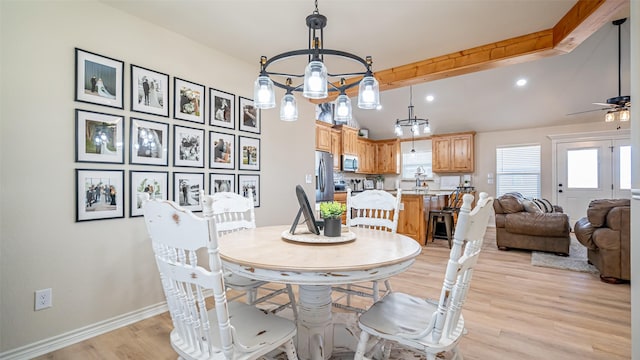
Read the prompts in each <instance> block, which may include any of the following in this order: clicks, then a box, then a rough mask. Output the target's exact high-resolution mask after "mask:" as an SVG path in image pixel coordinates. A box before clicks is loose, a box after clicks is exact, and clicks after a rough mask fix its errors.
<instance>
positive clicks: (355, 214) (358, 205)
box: [332, 189, 402, 313]
mask: <svg viewBox="0 0 640 360" xmlns="http://www.w3.org/2000/svg"><path fill="white" fill-rule="evenodd" d="M401 198H402V190H401V189H398V190H397V193H396V196H393V195H391V194H390V193H389V192H387V191H382V190H365V191H363V192H361V193H358V194H355V195H352V194H351V189H347V215H346V223H347V226H348V227H351V226H355V227H362V228H368V229H374V230H380V231H388V232H391V233H394V234H395V233H396V231H397V229H398V217H399V216H400V215H399V211H400V202H401ZM383 282H384V287H385V288H384V290H381V289H380V285H379V283H378V280H374V281H371V283H368V284H363V283H358V284H348V285H345V286H334V287H333V288H332V290H333V291H334V292H337V293H342V294H343V295H342V296H338V297H336V298H335V299H334V301H333V303H332V305H333V306H334V307H336V308H339V309H344V310H349V311H355V312H358V313H362V312H364V311H365V309H364V308H363V307H359V306H354V305H353V304H352V303H351V296H359V297H364V298H370V299H372V302H375V301H378V300H379V299H380V297H381V296H380V295H381V293H382V296H384V295H386V294H388V293H389V292H390V291H391V283H390V282H389V279H385V280H384V281H383ZM343 300H344V302H346V304H345V303H343Z"/></svg>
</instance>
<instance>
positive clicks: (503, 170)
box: [496, 145, 540, 198]
mask: <svg viewBox="0 0 640 360" xmlns="http://www.w3.org/2000/svg"><path fill="white" fill-rule="evenodd" d="M508 192H519V193H521V194H522V195H524V196H526V197H531V198H539V197H540V145H528V146H510V147H499V148H497V149H496V195H497V196H501V195H503V194H505V193H508Z"/></svg>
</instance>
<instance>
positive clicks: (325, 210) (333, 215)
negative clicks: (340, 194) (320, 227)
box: [320, 201, 347, 237]
mask: <svg viewBox="0 0 640 360" xmlns="http://www.w3.org/2000/svg"><path fill="white" fill-rule="evenodd" d="M346 210H347V206H346V205H345V204H341V203H339V202H337V201H325V202H321V203H320V216H321V217H322V218H323V219H324V236H330V237H337V236H340V231H341V227H342V219H341V216H342V213H344V212H345V211H346Z"/></svg>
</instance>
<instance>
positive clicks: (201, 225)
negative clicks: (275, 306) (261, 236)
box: [143, 198, 298, 360]
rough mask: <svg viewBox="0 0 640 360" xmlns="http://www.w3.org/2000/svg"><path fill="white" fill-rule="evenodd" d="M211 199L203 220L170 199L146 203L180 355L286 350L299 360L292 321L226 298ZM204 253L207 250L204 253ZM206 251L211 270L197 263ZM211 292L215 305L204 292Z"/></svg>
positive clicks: (204, 357)
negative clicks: (209, 303)
mask: <svg viewBox="0 0 640 360" xmlns="http://www.w3.org/2000/svg"><path fill="white" fill-rule="evenodd" d="M212 203H213V200H212V199H211V198H205V199H203V210H204V211H203V214H204V219H203V218H201V217H198V216H195V215H193V213H192V212H191V211H189V210H186V209H183V208H181V207H179V206H178V205H177V204H176V203H174V202H172V201H167V200H165V201H157V200H152V201H147V202H145V203H144V205H143V213H144V220H145V223H146V225H147V231H148V233H149V236H150V238H151V243H152V247H153V251H154V254H155V259H156V264H157V266H158V271H159V272H160V280H161V282H162V287H163V289H164V293H165V296H166V298H167V305H168V307H169V313H170V315H171V320H172V322H173V330H172V331H171V334H170V341H171V346H172V347H173V349H174V350H175V351H176V352H177V353H178V355H179V358H178V359H194V360H195V359H198V360H213V359H258V358H260V357H261V356H263V355H265V354H268V353H270V352H272V351H274V350H280V349H281V350H284V351H285V352H286V355H287V358H288V359H289V360H296V359H297V358H298V357H297V355H296V350H295V348H294V344H293V337H294V336H295V335H296V325H295V324H294V322H293V321H290V320H287V319H285V318H282V317H279V316H277V315H274V314H271V313H268V312H264V311H262V310H260V309H258V308H256V307H255V306H252V305H249V304H245V303H242V302H235V301H230V302H227V297H226V291H225V283H224V277H223V271H222V262H221V260H220V255H219V252H218V251H219V250H218V231H217V228H216V223H215V221H214V220H213V210H212ZM204 251H206V252H204ZM198 253H200V254H202V253H205V254H207V255H208V260H209V261H208V263H209V269H206V268H204V267H202V266H200V265H198ZM211 291H213V299H214V302H215V303H214V307H213V308H210V305H209V308H208V307H207V306H208V305H207V303H206V301H205V294H207V293H209V292H211Z"/></svg>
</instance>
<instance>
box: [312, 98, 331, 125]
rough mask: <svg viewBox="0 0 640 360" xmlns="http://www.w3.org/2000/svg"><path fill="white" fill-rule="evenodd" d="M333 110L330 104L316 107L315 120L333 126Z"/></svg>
mask: <svg viewBox="0 0 640 360" xmlns="http://www.w3.org/2000/svg"><path fill="white" fill-rule="evenodd" d="M333 108H334V105H333V103H332V102H326V103H322V104H318V105H316V120H319V121H323V122H326V123H329V124H333Z"/></svg>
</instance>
